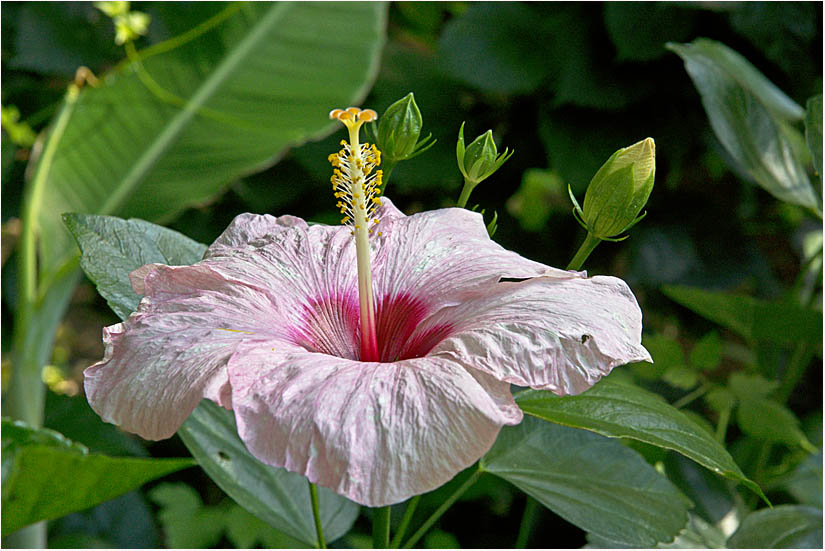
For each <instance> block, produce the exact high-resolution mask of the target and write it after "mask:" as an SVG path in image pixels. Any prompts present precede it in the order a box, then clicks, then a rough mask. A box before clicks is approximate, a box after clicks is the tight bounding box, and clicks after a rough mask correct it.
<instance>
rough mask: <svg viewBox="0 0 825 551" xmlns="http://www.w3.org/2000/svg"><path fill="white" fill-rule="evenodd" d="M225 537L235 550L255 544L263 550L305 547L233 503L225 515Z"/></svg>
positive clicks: (248, 547)
mask: <svg viewBox="0 0 825 551" xmlns="http://www.w3.org/2000/svg"><path fill="white" fill-rule="evenodd" d="M224 520H225V522H226V537H227V539H229V541H230V542H232V544H233V545H234V546H235V548H237V549H250V548H252V547H254V546H255V544H256V543H257V542H260V543H261V544H262V547H263V548H264V549H301V548H305V547H307V545H306V544H305V543H302V542H300V541H298V540H296V539H294V538H290V537H289V536H287V535H286V534H284V533H283V532H279V531H278V530H275V529H274V528H273V527H271V526H270V525H268V524H267V523H265V522H264V521H262V520H260V519H259V518H258V517H256V516H255V515H253V514H252V513H250V512H249V511H247V510H246V509H244V508H243V507H240V506H238V505H235V504H234V503H233V504H232V506H231V507H230V508H229V511H228V512H227V513H226V515H225V518H224Z"/></svg>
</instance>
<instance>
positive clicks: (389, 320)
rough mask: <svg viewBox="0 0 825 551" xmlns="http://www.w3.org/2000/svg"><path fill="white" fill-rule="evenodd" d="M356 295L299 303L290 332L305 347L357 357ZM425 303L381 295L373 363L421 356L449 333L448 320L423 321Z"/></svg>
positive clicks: (402, 296)
mask: <svg viewBox="0 0 825 551" xmlns="http://www.w3.org/2000/svg"><path fill="white" fill-rule="evenodd" d="M359 313H360V311H359V304H358V296H357V293H356V294H355V295H353V294H348V295H344V296H332V297H323V298H319V299H313V300H311V301H310V302H309V303H308V304H306V305H304V307H303V312H301V313H300V319H299V322H298V323H296V325H295V326H294V327H293V329H292V331H291V333H292V337H293V339H294V342H295V343H296V344H298V345H300V346H303V347H304V348H306V349H307V350H310V351H313V352H320V353H323V354H329V355H332V356H338V357H340V358H349V359H353V360H358V359H361V358H362V354H361V329H360V323H359ZM431 313H432V310H431V309H429V308H428V307H427V305H426V303H425V302H424V301H423V300H421V299H418V298H415V297H412V296H410V295H408V294H404V295H399V296H385V297H382V298H380V299H378V301H377V307H376V311H375V325H376V337H377V341H378V361H380V362H395V361H399V360H407V359H410V358H420V357H422V356H426V355H427V354H428V353H429V352H430V350H432V349H433V348H434V347H435V346H436V345H437V344H438V343H439V342H441V341H442V340H444V339H445V338H447V337H448V336H449V334H450V333H451V331H452V329H453V327H452V326H451V325H448V324H428V323H427V321H426V318H427V316H429V315H430V314H431Z"/></svg>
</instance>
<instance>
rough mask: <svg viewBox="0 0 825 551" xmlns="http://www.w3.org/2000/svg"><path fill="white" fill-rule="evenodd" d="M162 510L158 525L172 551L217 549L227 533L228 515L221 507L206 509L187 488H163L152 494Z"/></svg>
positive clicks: (175, 486) (163, 485)
mask: <svg viewBox="0 0 825 551" xmlns="http://www.w3.org/2000/svg"><path fill="white" fill-rule="evenodd" d="M149 498H150V499H151V500H152V501H154V502H155V503H156V504H157V505H158V506H159V507H160V510H159V511H158V521H160V523H161V525H162V526H163V531H164V533H165V534H166V545H167V547H169V548H170V549H208V548H211V547H214V546H215V545H216V544H217V543H218V541H219V540H220V539H221V534H223V531H224V514H223V511H221V510H220V509H219V508H217V507H204V505H203V502H202V501H201V498H200V496H199V495H198V492H196V491H195V490H194V489H192V487H190V486H187V485H186V484H182V483H178V484H161V485H159V486H157V487H155V488H153V489H152V491H150V492H149Z"/></svg>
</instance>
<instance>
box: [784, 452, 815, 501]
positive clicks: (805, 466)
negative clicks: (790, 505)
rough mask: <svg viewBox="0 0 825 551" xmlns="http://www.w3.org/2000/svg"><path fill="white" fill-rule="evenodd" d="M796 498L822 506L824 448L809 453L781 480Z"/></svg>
mask: <svg viewBox="0 0 825 551" xmlns="http://www.w3.org/2000/svg"><path fill="white" fill-rule="evenodd" d="M781 485H782V486H783V487H784V488H785V489H786V490H787V491H788V493H790V494H791V495H792V496H793V497H794V498H796V500H797V501H798V502H800V503H802V504H804V505H813V506H815V507H819V508H820V509H821V508H822V450H819V451H818V452H817V453H812V454H809V455H808V457H807V458H805V460H804V461H803V462H802V463H800V464H799V465H797V466H796V468H794V470H793V471H792V472H791V473H789V474H788V476H787V477H786V478H784V479H783V480H782V482H781Z"/></svg>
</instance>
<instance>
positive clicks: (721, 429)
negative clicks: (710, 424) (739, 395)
mask: <svg viewBox="0 0 825 551" xmlns="http://www.w3.org/2000/svg"><path fill="white" fill-rule="evenodd" d="M732 409H733V408H732V407H729V408H725V410H724V411H722V412H721V413H719V422H718V423H717V425H716V440H718V441H719V443H720V444H722V445H724V444H725V435H726V434H727V432H728V423H729V422H730V412H731V410H732Z"/></svg>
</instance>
